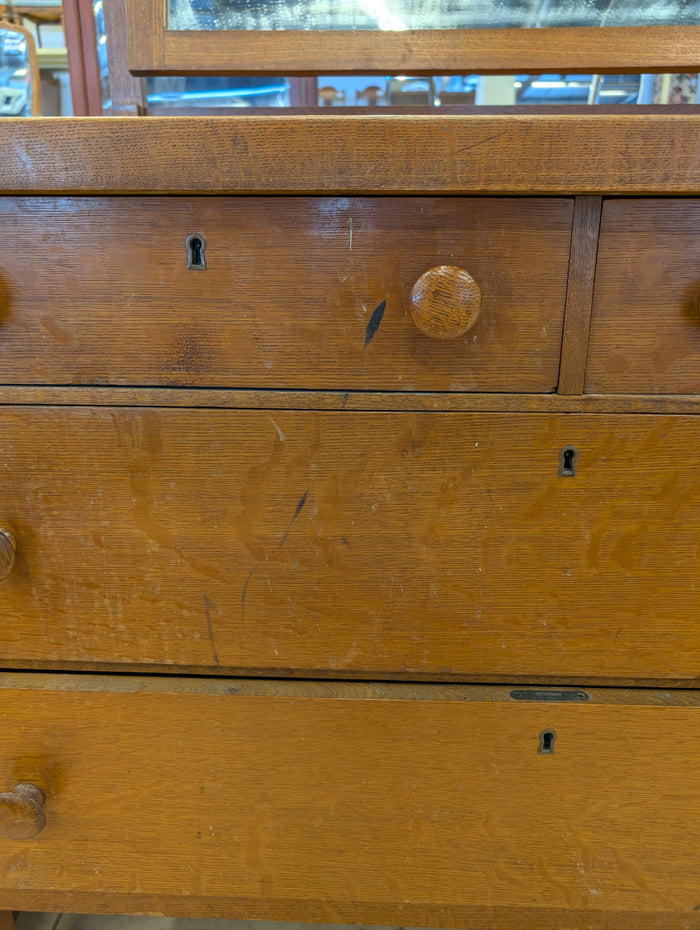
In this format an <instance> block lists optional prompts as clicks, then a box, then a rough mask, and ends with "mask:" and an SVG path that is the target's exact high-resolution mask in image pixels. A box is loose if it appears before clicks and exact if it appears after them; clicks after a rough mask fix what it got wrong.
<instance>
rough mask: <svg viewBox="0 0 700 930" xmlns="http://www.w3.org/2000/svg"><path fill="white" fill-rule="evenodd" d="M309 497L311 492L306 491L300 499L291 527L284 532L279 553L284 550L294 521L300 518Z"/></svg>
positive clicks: (290, 522)
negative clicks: (283, 547)
mask: <svg viewBox="0 0 700 930" xmlns="http://www.w3.org/2000/svg"><path fill="white" fill-rule="evenodd" d="M308 496H309V492H308V491H304V493H303V494H302V495H301V497H300V498H299V503H298V504H297V509H296V510H295V511H294V516H293V517H292V519H291V520H290V521H289V525H288V526H287V529H286V530H285V531H284V536H283V537H282V539H280V544H279V546H278V547H277V551H278V552H279V551H280V549H281V548H282V546H283V545H284V544H285V543H286V542H287V536H289V532H290V530H291V528H292V527H293V526H294V521H295V520H296V518H297V517H298V516H299V514H300V513H301V511H302V509H303V507H304V504H305V503H306V498H307V497H308Z"/></svg>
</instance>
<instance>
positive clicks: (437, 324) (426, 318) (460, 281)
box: [410, 265, 481, 339]
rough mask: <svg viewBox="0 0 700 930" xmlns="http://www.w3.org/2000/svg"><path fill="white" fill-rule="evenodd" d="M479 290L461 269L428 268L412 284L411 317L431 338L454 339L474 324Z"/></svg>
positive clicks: (442, 266)
mask: <svg viewBox="0 0 700 930" xmlns="http://www.w3.org/2000/svg"><path fill="white" fill-rule="evenodd" d="M480 310H481V288H480V287H479V285H478V284H477V283H476V281H475V280H474V278H473V277H472V276H471V275H470V274H469V272H468V271H465V270H464V269H463V268H455V267H454V265H439V266H438V267H436V268H430V269H428V271H426V272H425V273H424V274H422V275H421V276H420V278H419V279H418V280H417V281H416V283H415V284H414V285H413V288H412V290H411V298H410V311H411V318H412V320H413V322H414V323H415V324H416V326H417V327H418V329H419V330H420V331H421V332H422V333H425V334H426V336H430V337H431V338H432V339H457V338H459V337H460V336H463V335H464V334H465V333H466V332H468V331H469V330H470V329H471V328H472V326H473V325H474V324H475V323H476V320H477V317H478V316H479V311H480Z"/></svg>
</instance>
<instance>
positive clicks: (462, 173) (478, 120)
mask: <svg viewBox="0 0 700 930" xmlns="http://www.w3.org/2000/svg"><path fill="white" fill-rule="evenodd" d="M699 147H700V133H699V132H698V117H697V116H695V115H693V114H692V113H690V114H688V115H685V114H679V113H664V112H661V113H659V114H650V113H648V112H646V113H643V114H639V113H636V112H635V113H624V114H620V115H616V114H615V115H613V114H610V113H605V114H591V115H582V114H580V113H577V114H557V115H556V116H550V115H547V114H542V113H537V114H523V113H514V114H512V115H511V114H507V115H506V114H497V115H494V114H488V115H480V114H479V115H471V114H470V115H446V116H445V115H440V116H435V115H425V116H423V115H407V116H403V115H390V116H382V115H376V116H375V115H357V116H354V115H353V116H326V115H321V114H320V115H311V116H309V115H287V114H285V115H280V116H252V117H250V116H242V117H239V116H233V117H150V118H149V117H143V118H133V117H132V118H128V117H127V118H117V117H115V118H110V119H104V118H99V117H98V118H68V119H41V118H40V119H18V120H8V121H6V122H5V124H4V125H3V133H2V136H1V137H0V159H1V160H2V164H3V176H4V177H3V190H4V191H5V192H6V193H52V194H71V193H84V194H89V193H115V194H127V193H135V194H136V193H154V194H168V193H181V194H182V193H185V194H186V193H191V194H217V193H228V194H267V193H269V194H305V193H318V194H339V193H343V194H462V193H477V194H494V193H496V194H516V195H517V194H520V195H523V194H527V195H530V194H561V193H566V194H622V195H633V194H634V195H640V194H641V195H643V194H667V195H696V194H698V193H700V159H699V158H698V149H699Z"/></svg>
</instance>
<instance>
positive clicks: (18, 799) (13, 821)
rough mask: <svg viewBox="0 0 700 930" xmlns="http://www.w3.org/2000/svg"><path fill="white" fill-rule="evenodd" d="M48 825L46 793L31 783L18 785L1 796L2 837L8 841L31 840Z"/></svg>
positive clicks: (0, 831) (0, 827) (0, 821)
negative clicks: (45, 805) (45, 806)
mask: <svg viewBox="0 0 700 930" xmlns="http://www.w3.org/2000/svg"><path fill="white" fill-rule="evenodd" d="M45 824H46V814H45V813H44V792H43V791H42V790H41V788H37V786H36V785H32V784H31V783H30V782H23V783H22V784H21V785H16V786H15V787H14V788H13V789H12V791H7V792H5V793H4V794H0V836H4V837H5V839H8V840H29V839H31V838H32V837H33V836H36V835H37V833H41V831H42V830H43V829H44V825H45Z"/></svg>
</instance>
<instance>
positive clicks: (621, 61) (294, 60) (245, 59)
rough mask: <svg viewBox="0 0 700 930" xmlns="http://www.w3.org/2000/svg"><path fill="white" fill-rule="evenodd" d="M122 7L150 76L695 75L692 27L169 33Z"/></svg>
mask: <svg viewBox="0 0 700 930" xmlns="http://www.w3.org/2000/svg"><path fill="white" fill-rule="evenodd" d="M167 8H168V0H127V26H128V47H127V62H128V67H129V71H130V72H131V73H132V74H134V75H139V76H145V75H149V74H162V75H167V74H175V75H188V74H207V73H209V74H222V75H224V74H226V75H228V74H230V75H235V74H251V73H258V74H262V73H266V74H285V75H288V76H294V75H307V74H350V73H357V74H389V73H391V74H405V73H409V74H430V73H433V74H516V73H517V74H542V73H545V72H554V73H562V72H567V73H593V74H606V73H607V74H610V73H612V74H624V73H629V74H638V73H654V72H661V73H663V72H669V71H678V72H696V71H700V26H631V27H576V28H543V29H529V28H525V29H511V28H505V29H426V30H416V31H407V32H383V31H380V30H376V31H375V30H357V31H354V32H351V31H345V30H337V31H331V30H324V31H301V30H275V31H255V30H227V31H199V30H192V31H178V30H172V29H168V28H167Z"/></svg>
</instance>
